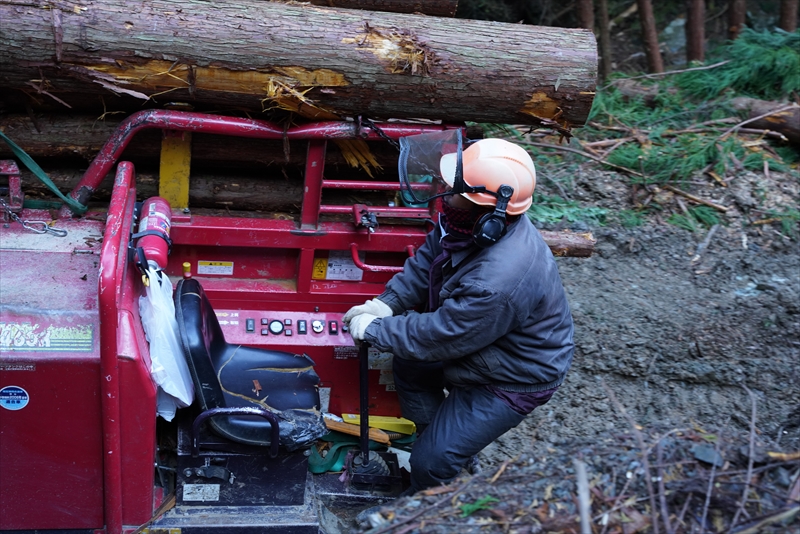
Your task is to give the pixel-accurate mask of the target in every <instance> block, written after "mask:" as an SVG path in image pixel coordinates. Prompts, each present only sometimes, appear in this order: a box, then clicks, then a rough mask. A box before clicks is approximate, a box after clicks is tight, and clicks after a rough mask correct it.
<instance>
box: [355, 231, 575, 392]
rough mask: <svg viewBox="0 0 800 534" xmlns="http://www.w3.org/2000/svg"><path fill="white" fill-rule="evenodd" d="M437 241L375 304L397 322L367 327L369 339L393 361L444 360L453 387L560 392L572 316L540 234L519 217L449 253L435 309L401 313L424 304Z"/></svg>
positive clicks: (437, 234) (436, 234) (434, 236)
mask: <svg viewBox="0 0 800 534" xmlns="http://www.w3.org/2000/svg"><path fill="white" fill-rule="evenodd" d="M441 235H442V231H441V229H440V228H436V229H434V230H433V231H431V232H430V233H429V234H428V237H427V239H426V241H425V243H424V244H423V245H422V246H421V247H420V248H419V250H418V251H417V253H416V254H415V255H414V256H413V257H411V258H409V259H408V260H406V263H405V266H404V267H403V271H402V272H401V273H398V274H397V275H395V276H394V277H393V278H392V279H391V280H390V281H389V283H388V284H387V285H386V291H385V292H384V293H383V294H382V295H380V296H379V297H378V298H379V299H380V300H382V301H383V302H385V303H386V304H388V305H389V307H390V308H392V310H393V311H394V313H395V314H396V315H395V316H394V317H385V318H383V319H376V320H375V321H373V322H372V323H371V324H370V325H369V327H368V328H367V330H366V333H365V338H366V340H367V341H369V342H370V343H372V344H373V345H374V346H375V347H377V348H378V349H381V350H385V351H390V352H392V353H393V354H394V356H395V357H399V358H406V359H410V360H419V361H428V362H432V361H442V362H443V363H444V370H445V378H446V379H447V381H448V382H449V383H451V384H453V385H456V386H468V385H493V386H496V387H498V388H500V389H505V390H509V391H523V392H533V391H543V390H546V389H551V388H553V387H556V386H558V385H560V384H561V383H562V382H563V380H564V376H565V374H566V372H567V370H568V369H569V366H570V364H571V363H572V353H573V350H574V343H573V341H572V335H573V324H572V315H571V313H570V309H569V304H568V303H567V298H566V295H565V293H564V287H563V286H562V284H561V277H560V276H559V274H558V268H557V266H556V262H555V259H554V258H553V255H552V253H551V252H550V249H549V248H548V246H547V244H546V243H545V242H544V240H543V239H542V236H541V235H540V234H539V231H538V230H537V229H536V228H535V227H534V226H533V224H532V223H531V222H530V221H529V220H528V218H527V217H525V216H522V217H520V219H519V221H517V222H515V223H513V224H511V225H510V226H509V229H508V233H507V234H506V235H505V236H504V237H503V238H501V239H500V241H499V242H498V243H497V244H495V245H493V246H492V247H489V248H487V249H479V248H478V247H474V246H473V247H470V248H468V249H467V250H464V251H459V252H455V253H454V254H453V256H452V258H451V261H448V262H447V263H445V265H444V270H443V273H444V284H443V286H442V290H441V293H440V306H439V307H438V309H436V311H434V312H431V313H417V312H415V311H407V310H410V309H411V308H414V307H415V306H417V305H419V304H423V303H426V302H427V300H428V271H429V267H430V264H431V262H432V261H433V259H434V258H435V257H436V256H438V255H439V254H440V253H441V251H442V248H441V245H440V244H439V241H440V239H441ZM397 314H401V315H397Z"/></svg>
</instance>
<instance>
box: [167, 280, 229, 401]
mask: <svg viewBox="0 0 800 534" xmlns="http://www.w3.org/2000/svg"><path fill="white" fill-rule="evenodd" d="M175 316H176V319H177V321H178V328H179V330H180V334H181V343H182V344H183V350H184V354H186V356H187V357H186V360H187V363H188V364H189V370H190V371H191V374H192V379H193V380H194V388H195V391H196V392H197V393H196V395H197V398H198V400H199V401H200V406H201V407H202V408H203V409H204V410H208V409H210V408H222V407H224V406H225V398H224V395H223V394H222V388H221V387H220V383H219V379H218V378H217V371H216V369H215V367H214V362H213V361H212V354H215V353H221V352H224V345H226V344H227V343H226V342H225V336H224V335H223V334H222V328H221V327H220V325H219V320H218V319H217V315H216V314H215V313H214V309H213V308H212V307H211V302H209V300H208V297H207V296H206V294H205V291H203V288H202V286H201V285H200V283H199V282H198V281H197V280H194V279H191V278H190V279H182V280H180V281H179V282H178V285H177V287H176V288H175Z"/></svg>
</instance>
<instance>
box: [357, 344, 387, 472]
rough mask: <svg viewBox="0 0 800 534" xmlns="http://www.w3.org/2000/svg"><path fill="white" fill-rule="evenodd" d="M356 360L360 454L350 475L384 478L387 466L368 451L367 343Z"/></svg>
mask: <svg viewBox="0 0 800 534" xmlns="http://www.w3.org/2000/svg"><path fill="white" fill-rule="evenodd" d="M358 359H359V373H358V387H359V397H360V399H359V404H360V406H359V410H360V415H361V421H359V423H360V430H361V432H360V439H359V444H360V447H361V452H360V453H359V454H357V455H356V456H355V457H354V458H353V463H352V473H353V474H354V475H379V476H385V475H388V474H389V466H388V465H387V464H386V461H385V460H384V459H383V458H381V457H380V455H379V454H378V453H377V452H376V451H370V450H369V343H367V342H366V341H362V342H361V345H360V346H359V349H358Z"/></svg>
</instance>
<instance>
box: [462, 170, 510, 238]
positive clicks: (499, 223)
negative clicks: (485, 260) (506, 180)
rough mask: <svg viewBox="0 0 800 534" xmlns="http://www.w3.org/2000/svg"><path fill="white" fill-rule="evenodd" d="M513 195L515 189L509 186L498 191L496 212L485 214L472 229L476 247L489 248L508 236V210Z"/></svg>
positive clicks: (501, 187) (503, 186) (504, 186)
mask: <svg viewBox="0 0 800 534" xmlns="http://www.w3.org/2000/svg"><path fill="white" fill-rule="evenodd" d="M513 195H514V188H512V187H511V186H509V185H501V186H500V189H498V190H497V204H496V205H495V208H494V211H492V212H491V213H486V214H484V215H483V216H482V217H481V218H480V219H478V220H477V222H476V223H475V227H474V228H473V229H472V240H473V241H474V242H475V244H476V245H478V246H479V247H481V248H487V247H490V246H492V245H494V244H495V243H497V242H498V241H499V240H500V238H501V237H503V236H504V235H506V230H507V226H506V208H507V207H508V202H509V201H510V200H511V197H512V196H513Z"/></svg>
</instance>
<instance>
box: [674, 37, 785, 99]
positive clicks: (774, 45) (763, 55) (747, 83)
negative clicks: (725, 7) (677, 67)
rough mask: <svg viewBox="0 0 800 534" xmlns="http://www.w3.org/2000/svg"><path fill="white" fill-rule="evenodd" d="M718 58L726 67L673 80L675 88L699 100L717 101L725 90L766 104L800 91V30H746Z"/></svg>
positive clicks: (726, 46) (690, 73)
mask: <svg viewBox="0 0 800 534" xmlns="http://www.w3.org/2000/svg"><path fill="white" fill-rule="evenodd" d="M718 55H719V56H720V57H721V58H723V59H725V60H727V61H728V63H726V64H725V65H722V66H720V67H717V68H714V69H709V70H702V71H693V72H684V73H682V74H680V75H678V76H677V77H676V83H677V85H678V86H679V87H681V88H682V89H683V90H684V91H685V92H686V93H687V94H688V95H690V96H692V97H694V98H701V99H707V98H709V97H712V98H713V97H717V96H719V95H720V94H721V93H722V92H723V91H725V90H728V89H732V90H734V91H736V92H738V93H741V94H744V95H747V96H752V97H755V98H763V99H765V100H777V99H781V98H786V97H788V96H789V95H791V94H792V92H797V91H800V30H798V31H795V32H793V33H788V32H784V31H780V30H778V31H774V32H768V31H763V32H757V31H755V30H751V29H749V28H745V29H744V30H743V31H742V33H741V34H740V35H739V38H738V39H736V40H735V41H732V42H729V43H727V44H726V45H724V46H723V47H722V48H721V49H720V51H719V54H718Z"/></svg>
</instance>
